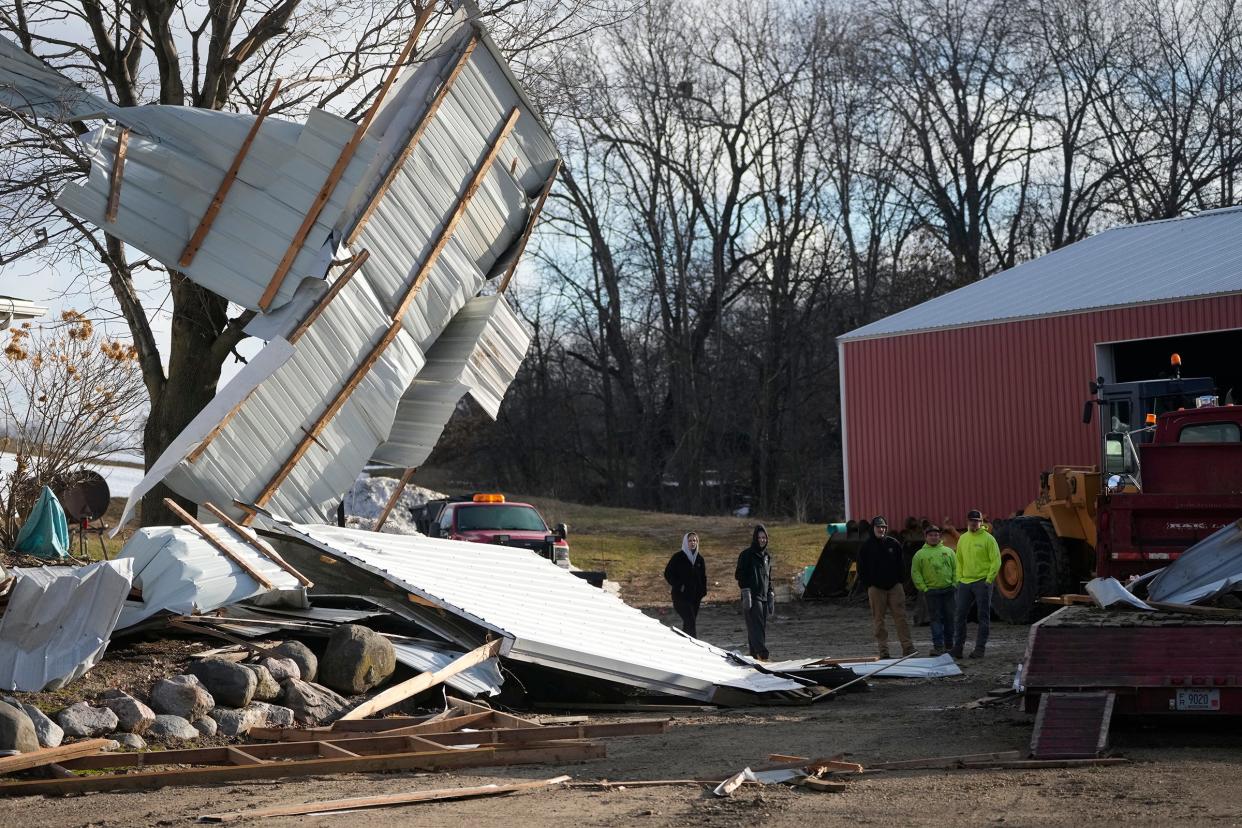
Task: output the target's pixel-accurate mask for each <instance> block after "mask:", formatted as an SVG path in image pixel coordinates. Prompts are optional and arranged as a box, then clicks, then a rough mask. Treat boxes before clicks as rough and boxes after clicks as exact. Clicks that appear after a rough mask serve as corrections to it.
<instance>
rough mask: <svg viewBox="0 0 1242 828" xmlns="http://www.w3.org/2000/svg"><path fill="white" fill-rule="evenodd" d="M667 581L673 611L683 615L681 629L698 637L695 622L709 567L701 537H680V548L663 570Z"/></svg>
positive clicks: (705, 591) (704, 592)
mask: <svg viewBox="0 0 1242 828" xmlns="http://www.w3.org/2000/svg"><path fill="white" fill-rule="evenodd" d="M664 580H666V581H668V585H669V587H670V588H671V589H672V590H673V609H675V610H677V614H678V615H680V616H681V628H682V629H683V630H685V631H686V634H687V635H690V636H693V637H695V638H698V630H697V627H696V625H695V620H696V619H697V618H698V615H699V604H700V603H702V601H703V596H704V595H706V594H707V564H705V563H703V556H702V555H700V554H699V535H698V533H697V532H687V533H686V534H685V535H683V536H682V538H681V549H679V550H678V551H676V552H674V553H673V557H671V558H669V559H668V565H667V566H665V567H664Z"/></svg>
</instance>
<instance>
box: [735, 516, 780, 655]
mask: <svg viewBox="0 0 1242 828" xmlns="http://www.w3.org/2000/svg"><path fill="white" fill-rule="evenodd" d="M735 576H736V577H737V585H738V586H739V587H741V589H742V612H743V613H744V614H745V616H746V638H747V642H748V644H749V646H750V656H751V658H758V659H761V660H764V661H766V660H767V658H768V644H767V640H766V638H767V624H768V616H770V615H771V614H772V612H773V609H774V607H773V595H772V556H771V555H769V554H768V530H767V529H765V528H763V526H762V525H758V526H756V527H755V531H754V534H753V535H751V541H750V546H748V547H746V548H745V549H743V550H742V554H741V555H738V558H737V572H736V573H735Z"/></svg>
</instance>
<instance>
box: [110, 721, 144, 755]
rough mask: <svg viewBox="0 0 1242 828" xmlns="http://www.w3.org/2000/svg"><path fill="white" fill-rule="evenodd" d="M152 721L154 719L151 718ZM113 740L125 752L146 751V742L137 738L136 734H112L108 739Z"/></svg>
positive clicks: (139, 737)
mask: <svg viewBox="0 0 1242 828" xmlns="http://www.w3.org/2000/svg"><path fill="white" fill-rule="evenodd" d="M152 718H153V719H154V717H152ZM108 738H109V739H115V740H116V743H117V744H118V745H120V746H121V747H123V748H125V749H126V750H146V749H147V740H146V739H144V738H142V737H141V736H139V735H138V734H137V733H128V732H123V733H113V734H112V735H111V736H109V737H108Z"/></svg>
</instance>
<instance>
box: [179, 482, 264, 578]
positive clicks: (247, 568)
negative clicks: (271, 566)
mask: <svg viewBox="0 0 1242 828" xmlns="http://www.w3.org/2000/svg"><path fill="white" fill-rule="evenodd" d="M164 506H165V507H167V508H168V510H169V511H170V512H172V513H173V514H174V515H176V516H177V518H178V519H179V520H180V521H181V522H183V523H184V524H185V525H186V526H189V527H190V528H191V529H193V530H194V531H195V532H198V534H199V535H200V536H202V538H203V540H205V541H207V542H208V543H209V544H211V545H212V546H213V547H215V549H216V551H218V552H219V553H220V554H222V555H224V557H226V558H228V559H229V560H231V561H232V562H233V563H235V564H237V565H238V566H239V567H241V568H242V570H243V571H244V572H245V573H246V574H247V575H249V576H250V577H251V578H254V579H255V581H257V582H258V584H259V585H260V586H262V587H264V588H266V589H274V588H275V586H274V584H272V582H271V581H270V580H268V578H267V576H266V575H264V574H263V573H262V572H260V571H259V570H257V569H255V567H254V565H253V564H251V563H250V561H248V560H246V559H245V558H243V557H242V556H241V555H238V554H237V553H236V552H234V551H233V550H232V549H229V548H228V546H227V545H225V543H224V542H223V541H221V540H220V539H219V538H217V537H216V536H215V535H213V534H212V533H211V532H209V531H207V527H206V526H204V525H203V524H201V523H199V522H198V520H197V519H196V518H195V517H194V516H193V515H191V514H190V513H189V512H187V511H186V510H185V509H182V508H181V504H180V503H178V502H177V501H175V500H173V499H172V498H171V497H166V498H164Z"/></svg>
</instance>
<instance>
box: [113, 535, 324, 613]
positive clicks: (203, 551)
mask: <svg viewBox="0 0 1242 828" xmlns="http://www.w3.org/2000/svg"><path fill="white" fill-rule="evenodd" d="M206 528H207V530H208V531H209V532H211V533H212V535H214V536H215V537H216V538H217V539H219V541H220V542H221V543H223V544H224V545H225V546H227V547H228V548H229V549H230V550H231V551H232V552H233V554H235V555H237V556H239V557H241V558H242V559H243V560H245V561H246V562H247V563H249V564H250V565H251V566H253V567H254V568H255V569H257V570H258V571H259V572H262V573H263V574H264V576H266V577H267V579H268V580H269V581H271V583H272V586H273V587H275V588H276V589H282V590H283V589H299V588H301V584H300V583H298V581H297V579H296V578H294V577H293V576H292V575H290V574H289V573H288V572H286V571H285V570H283V569H281V568H280V567H279V566H277V565H276V564H275V563H274V562H273V561H271V560H270V559H269V558H267V557H265V556H263V555H260V554H259V553H258V552H256V551H255V550H254V548H253V547H252V546H250V544H249V543H247V542H245V541H243V540H242V539H241V538H239V537H237V535H236V534H235V533H234V532H233V530H232V529H229V528H228V527H226V526H220V525H217V524H206ZM116 560H118V561H126V562H127V563H129V564H130V565H131V566H132V571H133V581H134V586H136V587H138V588H139V589H141V590H142V601H126V602H125V607H124V609H123V610H121V611H120V620H119V621H118V622H117V624H116V627H117V629H125V628H126V627H130V626H133V625H134V624H137V623H138V622H139V621H142V620H144V619H146V618H150V617H151V616H152V615H155V614H156V613H157V612H162V611H169V612H175V613H177V614H179V615H193V614H195V613H201V612H210V611H211V610H214V609H218V608H219V607H223V606H227V605H228V604H233V603H236V602H238V601H244V600H245V599H247V598H253V597H254V596H256V595H260V594H263V593H265V592H267V591H268V589H267V588H266V587H264V586H263V585H262V584H260V583H259V582H258V581H256V580H254V578H252V577H251V576H250V575H249V573H247V572H246V571H245V570H243V569H242V568H241V567H240V566H238V565H237V564H236V563H234V562H233V561H232V560H230V559H229V558H227V557H225V556H224V555H223V554H221V552H220V551H219V550H217V549H216V548H215V547H214V546H212V545H211V544H210V543H208V542H207V541H206V540H204V539H203V538H202V536H201V535H199V534H198V533H197V532H195V531H194V530H192V529H186V528H184V527H181V526H151V527H146V528H143V529H139V530H138V531H136V532H134V534H133V537H131V538H130V539H129V541H127V542H126V544H125V547H124V548H123V549H122V550H121V553H120V555H118V556H117V558H116ZM128 591H129V588H128V587H126V592H128ZM122 597H124V596H122Z"/></svg>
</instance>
